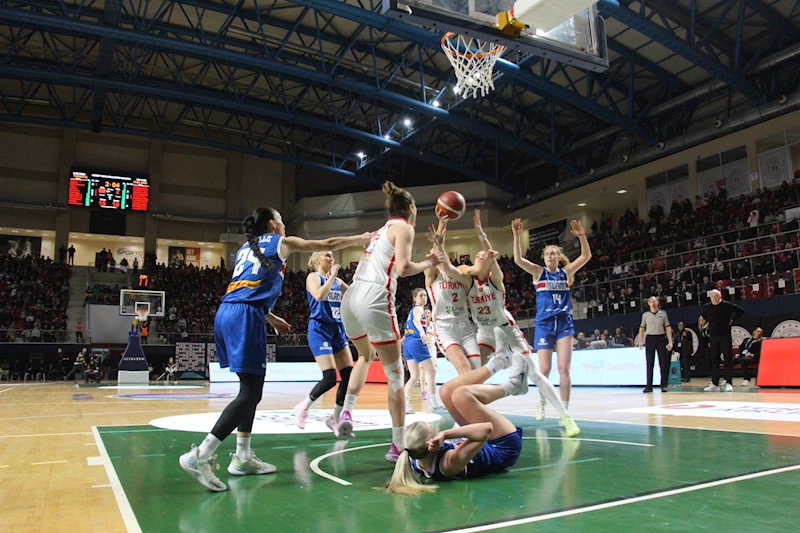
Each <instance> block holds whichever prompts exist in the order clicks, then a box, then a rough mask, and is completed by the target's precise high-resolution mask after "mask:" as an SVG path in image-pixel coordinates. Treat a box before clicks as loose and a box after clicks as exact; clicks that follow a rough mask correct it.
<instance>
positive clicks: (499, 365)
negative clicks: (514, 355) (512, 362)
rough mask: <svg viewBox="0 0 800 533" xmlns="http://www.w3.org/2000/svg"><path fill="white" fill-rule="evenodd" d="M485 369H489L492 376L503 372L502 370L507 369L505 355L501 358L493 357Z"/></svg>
mask: <svg viewBox="0 0 800 533" xmlns="http://www.w3.org/2000/svg"><path fill="white" fill-rule="evenodd" d="M485 366H486V368H488V369H489V372H490V373H491V374H492V375H495V374H496V373H497V371H499V370H503V369H504V368H506V367H508V361H507V357H506V356H505V355H501V356H499V357H498V356H494V357H492V358H491V359H489V361H488V362H487V363H486V365H485Z"/></svg>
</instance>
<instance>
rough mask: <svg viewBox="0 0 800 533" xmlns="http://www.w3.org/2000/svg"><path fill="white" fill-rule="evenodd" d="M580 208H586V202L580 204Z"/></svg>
mask: <svg viewBox="0 0 800 533" xmlns="http://www.w3.org/2000/svg"><path fill="white" fill-rule="evenodd" d="M578 207H586V202H581V203H579V204H578Z"/></svg>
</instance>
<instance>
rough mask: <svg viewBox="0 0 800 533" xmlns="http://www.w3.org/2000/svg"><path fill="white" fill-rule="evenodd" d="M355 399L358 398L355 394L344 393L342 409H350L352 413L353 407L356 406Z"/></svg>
mask: <svg viewBox="0 0 800 533" xmlns="http://www.w3.org/2000/svg"><path fill="white" fill-rule="evenodd" d="M356 400H358V396H356V395H355V394H345V396H344V405H343V406H342V407H343V409H342V410H343V411H350V412H351V413H352V412H353V409H355V408H356Z"/></svg>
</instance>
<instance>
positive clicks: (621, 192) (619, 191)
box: [617, 189, 628, 194]
mask: <svg viewBox="0 0 800 533" xmlns="http://www.w3.org/2000/svg"><path fill="white" fill-rule="evenodd" d="M626 192H628V189H620V190H618V191H617V194H625V193H626Z"/></svg>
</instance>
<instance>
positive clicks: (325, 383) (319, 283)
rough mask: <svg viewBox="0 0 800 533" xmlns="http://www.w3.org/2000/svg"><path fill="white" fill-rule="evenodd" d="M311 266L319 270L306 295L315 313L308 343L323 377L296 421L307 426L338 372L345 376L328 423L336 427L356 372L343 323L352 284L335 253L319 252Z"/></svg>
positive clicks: (313, 274) (299, 408)
mask: <svg viewBox="0 0 800 533" xmlns="http://www.w3.org/2000/svg"><path fill="white" fill-rule="evenodd" d="M308 266H309V267H311V268H313V269H314V270H315V272H311V273H310V274H309V275H308V276H307V277H306V294H307V295H308V306H309V308H310V309H311V315H310V317H309V321H308V346H309V348H311V353H312V354H314V359H316V361H317V364H318V365H319V368H320V370H322V379H321V380H320V381H318V382H317V384H316V385H314V388H313V389H311V393H310V394H309V395H308V396H306V397H305V399H304V400H303V401H302V402H300V403H298V404H297V405H296V406H295V407H294V416H295V423H296V424H297V427H299V428H300V429H305V427H306V418H308V409H309V408H310V407H311V404H313V403H314V402H315V401H317V399H318V398H319V397H320V396H322V395H323V394H325V393H326V392H328V391H329V390H331V389H332V388H333V387H334V386H336V371H337V370H338V371H339V375H340V376H341V377H342V382H341V383H339V388H338V389H336V404H335V407H334V408H333V414H332V415H331V416H329V417H328V419H327V420H326V421H325V424H326V425H327V426H328V427H329V428H330V429H331V431H332V430H333V427H334V424H335V421H336V420H338V419H339V415H341V414H342V408H343V407H342V406H343V405H344V396H345V394H347V384H348V383H349V382H350V372H352V371H353V354H352V353H350V346H349V345H348V343H347V335H345V333H344V325H343V324H342V314H341V305H342V297H343V296H344V293H345V292H347V289H348V285H347V283H345V282H344V281H342V280H341V279H339V278H337V277H336V275H337V274H338V273H339V269H341V266H339V265H336V264H334V261H333V252H330V251H328V252H316V253H314V254H312V255H311V259H309V260H308Z"/></svg>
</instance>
